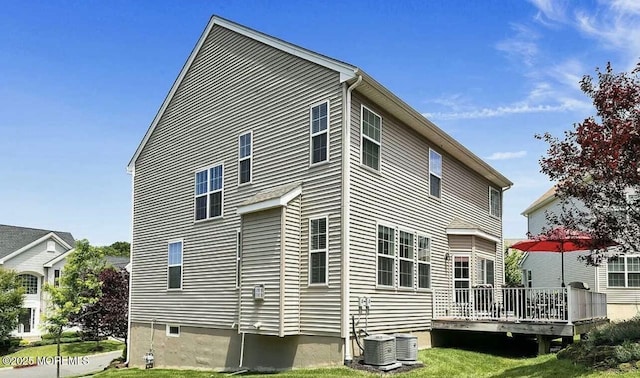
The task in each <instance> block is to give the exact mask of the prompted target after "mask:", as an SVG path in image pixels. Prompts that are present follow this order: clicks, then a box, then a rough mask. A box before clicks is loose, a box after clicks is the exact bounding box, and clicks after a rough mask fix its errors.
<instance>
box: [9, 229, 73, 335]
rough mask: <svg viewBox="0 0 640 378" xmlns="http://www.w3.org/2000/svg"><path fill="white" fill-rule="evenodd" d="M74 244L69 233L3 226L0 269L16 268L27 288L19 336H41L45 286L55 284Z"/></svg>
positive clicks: (44, 306)
mask: <svg viewBox="0 0 640 378" xmlns="http://www.w3.org/2000/svg"><path fill="white" fill-rule="evenodd" d="M74 245H75V240H74V239H73V236H72V235H71V234H70V233H68V232H59V231H50V230H42V229H36V228H28V227H17V226H7V225H0V268H4V269H10V270H14V271H16V272H17V273H18V274H19V277H20V279H21V280H22V283H23V285H24V287H25V297H24V311H23V312H22V314H21V315H20V318H19V325H18V329H17V330H16V332H15V335H16V336H18V337H24V338H34V337H37V336H40V334H41V330H40V328H39V326H40V320H41V316H42V314H43V312H44V311H45V310H46V308H47V303H46V296H44V295H43V290H42V288H43V285H44V284H45V283H50V284H54V283H55V282H56V280H57V279H58V278H59V277H60V272H61V271H62V267H63V266H64V263H65V256H67V255H68V254H69V252H70V251H72V250H73V247H74Z"/></svg>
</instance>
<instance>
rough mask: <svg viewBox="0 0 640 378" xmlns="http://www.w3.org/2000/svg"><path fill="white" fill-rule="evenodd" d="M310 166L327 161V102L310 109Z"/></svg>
mask: <svg viewBox="0 0 640 378" xmlns="http://www.w3.org/2000/svg"><path fill="white" fill-rule="evenodd" d="M309 117H310V133H311V140H310V143H311V146H310V148H311V156H310V159H311V164H312V165H313V164H318V163H323V162H326V161H329V101H324V102H322V103H320V104H317V105H314V106H312V107H311V111H310V112H309Z"/></svg>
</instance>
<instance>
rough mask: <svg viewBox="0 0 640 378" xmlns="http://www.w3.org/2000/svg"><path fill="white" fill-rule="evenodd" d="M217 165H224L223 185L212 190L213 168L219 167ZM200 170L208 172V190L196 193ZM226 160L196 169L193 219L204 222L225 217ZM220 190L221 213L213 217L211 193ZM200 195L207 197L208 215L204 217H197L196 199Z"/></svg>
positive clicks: (194, 175) (194, 174)
mask: <svg viewBox="0 0 640 378" xmlns="http://www.w3.org/2000/svg"><path fill="white" fill-rule="evenodd" d="M217 167H222V187H221V188H220V189H218V190H211V186H210V184H211V170H212V169H213V168H217ZM200 172H207V180H206V184H207V190H206V191H205V192H204V193H201V194H196V186H197V185H198V173H200ZM224 173H225V172H224V162H222V163H216V164H211V165H208V166H206V167H202V168H199V169H196V170H195V171H194V173H193V221H194V222H196V223H198V222H204V221H208V220H212V219H220V218H224ZM218 192H220V193H221V195H220V215H218V216H215V217H212V216H211V214H210V211H211V204H210V203H209V200H210V198H211V197H210V195H211V194H213V193H218ZM199 197H205V198H206V199H207V216H206V217H204V218H202V219H196V213H197V211H198V210H197V208H196V199H198V198H199Z"/></svg>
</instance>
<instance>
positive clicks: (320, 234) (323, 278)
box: [309, 217, 328, 284]
mask: <svg viewBox="0 0 640 378" xmlns="http://www.w3.org/2000/svg"><path fill="white" fill-rule="evenodd" d="M327 231H328V230H327V218H326V217H323V218H316V219H311V220H310V221H309V232H310V235H309V243H310V248H309V284H326V283H327V270H328V269H327V264H328V259H327V252H328V249H327Z"/></svg>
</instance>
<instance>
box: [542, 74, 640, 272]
mask: <svg viewBox="0 0 640 378" xmlns="http://www.w3.org/2000/svg"><path fill="white" fill-rule="evenodd" d="M596 72H597V74H598V75H597V83H595V82H594V78H592V77H591V76H588V75H587V76H585V77H584V78H583V79H582V80H581V89H582V91H583V92H584V93H586V94H587V96H589V97H590V98H591V99H592V100H593V105H594V107H595V110H596V116H594V117H589V118H586V119H585V120H584V121H582V122H581V123H577V124H575V125H574V127H573V129H572V130H569V131H566V132H565V135H564V138H562V139H559V138H556V137H553V136H552V135H551V134H549V133H545V134H544V135H537V136H536V138H538V139H542V140H544V141H546V142H547V143H549V149H548V151H547V155H546V156H545V157H543V158H542V159H541V160H540V165H541V167H542V172H543V173H545V174H546V175H548V176H549V178H550V179H551V180H553V181H556V182H557V183H558V184H557V190H556V195H557V196H558V197H559V198H560V200H561V201H562V203H563V206H562V209H563V210H562V212H561V213H560V214H557V215H556V216H551V217H550V220H552V222H553V223H555V224H556V225H564V226H566V227H569V228H573V229H578V230H581V231H586V232H589V233H590V234H591V235H592V236H593V237H594V240H595V242H596V243H597V242H598V241H599V240H606V239H614V240H615V241H617V242H618V243H620V248H621V249H622V252H628V251H640V212H639V211H638V209H639V207H638V206H639V205H640V197H639V196H637V195H635V194H636V193H638V194H640V187H639V185H640V171H639V163H640V162H639V160H640V64H638V66H636V68H635V69H633V70H632V71H631V72H621V73H615V72H614V71H613V69H612V68H611V64H607V68H606V70H605V71H604V72H602V71H600V70H598V69H597V70H596ZM575 200H578V202H579V204H580V205H579V206H575V205H574V204H575ZM602 252H603V250H601V249H600V250H598V249H595V250H593V251H592V254H591V256H590V257H589V258H587V263H589V264H599V263H600V262H601V261H602V260H603V258H604V257H605V256H604V254H603V253H602Z"/></svg>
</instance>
